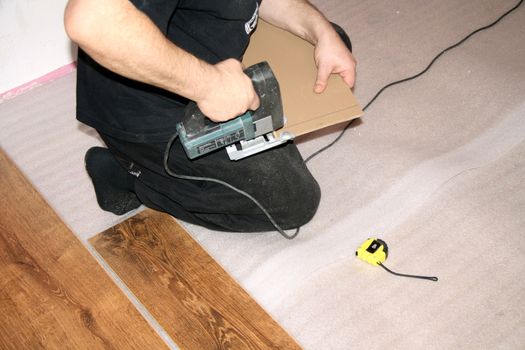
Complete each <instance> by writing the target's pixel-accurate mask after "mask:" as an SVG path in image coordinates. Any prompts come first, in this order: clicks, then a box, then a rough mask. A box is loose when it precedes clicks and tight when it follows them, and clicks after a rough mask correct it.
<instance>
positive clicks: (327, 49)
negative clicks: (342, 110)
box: [314, 28, 357, 94]
mask: <svg viewBox="0 0 525 350" xmlns="http://www.w3.org/2000/svg"><path fill="white" fill-rule="evenodd" d="M314 59H315V64H316V65H317V80H316V82H315V85H314V92H316V93H318V94H319V93H322V92H323V91H324V90H325V89H326V86H327V83H328V78H329V77H330V75H331V74H339V75H340V76H341V78H342V79H343V80H344V82H345V83H346V84H347V85H348V86H349V87H350V88H352V87H353V86H354V83H355V72H356V65H357V62H356V60H355V58H354V56H353V55H352V53H351V52H350V51H349V50H348V48H347V47H346V45H345V44H344V43H343V41H342V40H341V38H340V37H339V35H338V34H337V33H336V32H335V30H332V28H330V29H326V30H325V32H324V33H323V35H322V36H320V37H319V40H318V41H317V44H316V45H315V50H314Z"/></svg>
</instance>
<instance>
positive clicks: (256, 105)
mask: <svg viewBox="0 0 525 350" xmlns="http://www.w3.org/2000/svg"><path fill="white" fill-rule="evenodd" d="M260 105H261V100H260V99H259V96H257V94H255V98H254V99H253V101H252V104H251V105H250V108H249V109H250V110H252V111H255V110H256V109H257V108H259V106H260Z"/></svg>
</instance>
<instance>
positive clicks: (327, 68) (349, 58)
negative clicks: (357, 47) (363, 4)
mask: <svg viewBox="0 0 525 350" xmlns="http://www.w3.org/2000/svg"><path fill="white" fill-rule="evenodd" d="M260 16H261V18H262V19H264V20H266V21H268V22H270V23H271V24H273V25H276V26H278V27H280V28H283V29H285V30H287V31H289V32H291V33H293V34H295V35H297V36H299V37H301V38H303V39H305V40H307V41H309V42H310V43H312V44H313V45H314V46H315V51H314V59H315V63H316V65H317V79H316V82H315V85H314V91H315V92H317V93H321V92H323V91H324V90H325V88H326V85H327V82H328V78H329V76H330V74H334V73H335V74H339V75H340V76H341V78H342V79H343V80H344V81H345V83H346V84H347V85H348V86H349V87H353V86H354V83H355V69H356V60H355V58H354V56H353V55H352V54H351V53H350V51H349V50H348V49H347V48H346V46H345V44H344V43H343V41H342V40H341V39H340V37H339V35H338V34H337V33H336V32H335V30H334V29H333V27H332V25H331V24H330V22H329V21H328V20H327V19H326V17H325V16H324V15H323V14H322V13H321V12H319V10H317V9H316V8H315V7H314V6H313V5H312V4H310V3H309V2H308V1H307V0H263V1H262V3H261V7H260Z"/></svg>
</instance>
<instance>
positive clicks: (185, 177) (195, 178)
mask: <svg viewBox="0 0 525 350" xmlns="http://www.w3.org/2000/svg"><path fill="white" fill-rule="evenodd" d="M178 137H179V134H178V133H175V135H173V136H172V137H171V139H170V140H169V141H168V144H167V145H166V150H165V151H164V170H166V172H167V173H168V175H170V176H173V177H175V178H178V179H183V180H192V181H208V182H215V183H218V184H220V185H223V186H226V187H228V188H229V189H231V190H233V191H235V192H237V193H239V194H240V195H243V196H244V197H246V198H248V199H249V200H251V201H252V202H253V203H254V204H255V205H257V206H258V207H259V209H261V211H262V212H263V213H264V215H266V217H267V218H268V220H270V222H271V223H272V225H273V226H274V227H275V229H276V230H277V231H279V233H280V234H281V235H282V236H283V237H284V238H286V239H294V238H295V237H296V236H297V235H298V234H299V230H300V227H297V228H296V229H295V232H294V233H292V234H288V233H286V232H285V231H284V230H283V229H282V228H281V226H279V224H277V222H276V221H275V220H274V218H273V217H272V216H271V215H270V213H269V212H268V210H266V208H265V207H264V206H263V205H262V204H261V203H259V201H258V200H257V199H255V198H254V197H253V196H252V195H250V194H249V193H246V192H245V191H243V190H240V189H238V188H237V187H235V186H233V185H230V184H229V183H227V182H225V181H222V180H219V179H214V178H211V177H202V176H190V175H180V174H177V173H175V172H173V171H172V170H171V169H170V167H169V165H168V160H169V156H170V150H171V147H172V146H173V143H174V142H175V140H176V139H177V138H178Z"/></svg>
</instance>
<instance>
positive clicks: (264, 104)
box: [177, 62, 284, 159]
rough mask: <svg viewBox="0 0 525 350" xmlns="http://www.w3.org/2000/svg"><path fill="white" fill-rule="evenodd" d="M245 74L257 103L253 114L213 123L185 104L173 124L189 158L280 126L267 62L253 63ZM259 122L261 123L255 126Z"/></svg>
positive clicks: (279, 111)
mask: <svg viewBox="0 0 525 350" xmlns="http://www.w3.org/2000/svg"><path fill="white" fill-rule="evenodd" d="M245 73H246V75H248V76H249V77H250V79H251V80H252V83H253V87H254V89H255V92H256V93H257V95H258V96H259V99H260V100H261V104H260V107H259V108H258V109H257V110H256V111H254V112H251V111H248V112H246V113H245V114H243V115H241V116H238V117H236V118H234V119H232V120H229V121H226V122H223V123H215V122H213V121H212V120H210V119H209V118H208V117H206V116H205V115H204V114H203V113H202V111H201V110H200V109H199V107H198V106H197V104H196V103H195V102H193V101H191V102H190V103H189V104H188V106H187V108H186V111H185V113H184V116H183V119H182V122H181V123H179V124H177V132H178V133H179V137H180V140H181V143H182V145H183V147H184V149H185V151H186V154H187V155H188V157H189V158H190V159H193V158H196V157H198V156H201V155H204V154H206V153H209V152H212V151H214V150H216V149H219V148H222V147H225V146H228V145H230V144H232V143H235V142H238V141H241V140H250V139H252V138H254V137H257V136H260V135H263V134H267V133H268V132H271V131H273V130H276V129H279V128H281V127H283V125H284V117H283V108H282V102H281V93H280V90H279V83H278V82H277V79H276V78H275V75H274V74H273V72H272V70H271V68H270V65H269V64H268V63H267V62H261V63H257V64H255V65H253V66H250V67H248V68H247V69H246V70H245ZM268 117H270V118H268ZM262 119H264V122H261V123H257V121H258V120H262ZM268 120H271V122H268Z"/></svg>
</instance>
